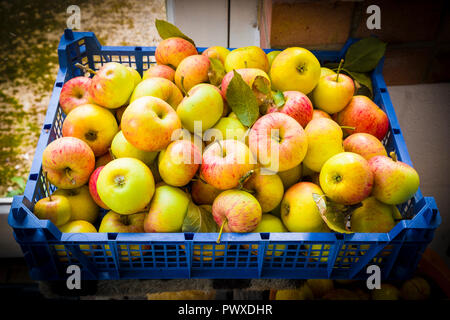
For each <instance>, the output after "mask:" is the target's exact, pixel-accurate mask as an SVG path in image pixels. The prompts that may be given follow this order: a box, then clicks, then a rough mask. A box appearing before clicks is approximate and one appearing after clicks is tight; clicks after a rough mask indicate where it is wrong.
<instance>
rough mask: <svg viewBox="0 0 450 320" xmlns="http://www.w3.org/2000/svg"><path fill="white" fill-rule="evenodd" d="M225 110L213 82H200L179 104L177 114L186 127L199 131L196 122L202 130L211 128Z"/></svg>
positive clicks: (195, 131)
mask: <svg viewBox="0 0 450 320" xmlns="http://www.w3.org/2000/svg"><path fill="white" fill-rule="evenodd" d="M222 112H223V100H222V96H221V95H220V93H219V92H218V91H217V90H216V89H215V88H214V86H213V85H211V84H199V85H197V86H195V87H193V88H192V89H191V90H189V92H188V94H187V96H186V97H184V99H183V100H182V101H181V103H180V104H179V105H178V108H177V114H178V117H179V118H180V120H181V124H182V125H183V127H184V128H186V129H188V130H189V131H190V132H191V133H197V132H198V131H200V130H198V131H197V130H196V127H195V124H196V122H197V123H198V125H200V127H199V129H201V132H204V131H205V130H207V129H209V128H211V127H212V126H214V125H215V124H216V122H217V121H219V119H220V117H221V116H222Z"/></svg>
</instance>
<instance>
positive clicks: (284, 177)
mask: <svg viewBox="0 0 450 320" xmlns="http://www.w3.org/2000/svg"><path fill="white" fill-rule="evenodd" d="M278 176H279V177H280V179H281V181H282V182H283V186H284V190H287V189H289V188H290V187H291V186H293V185H294V184H296V183H297V182H299V181H300V178H301V177H302V165H301V164H299V165H298V166H295V167H293V168H292V169H289V170H286V171H279V172H278Z"/></svg>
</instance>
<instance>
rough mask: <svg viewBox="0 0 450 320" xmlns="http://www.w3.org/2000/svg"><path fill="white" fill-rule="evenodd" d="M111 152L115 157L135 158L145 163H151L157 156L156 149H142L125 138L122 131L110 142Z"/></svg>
mask: <svg viewBox="0 0 450 320" xmlns="http://www.w3.org/2000/svg"><path fill="white" fill-rule="evenodd" d="M111 152H112V154H113V155H114V157H116V158H135V159H138V160H141V161H142V162H143V163H145V164H146V165H150V164H151V163H153V161H154V160H155V159H156V157H157V156H158V152H156V151H143V150H139V149H138V148H136V147H135V146H133V145H132V144H131V143H129V142H128V141H127V139H125V137H124V135H123V132H122V131H119V132H118V133H117V134H116V135H115V137H114V139H113V141H112V143H111Z"/></svg>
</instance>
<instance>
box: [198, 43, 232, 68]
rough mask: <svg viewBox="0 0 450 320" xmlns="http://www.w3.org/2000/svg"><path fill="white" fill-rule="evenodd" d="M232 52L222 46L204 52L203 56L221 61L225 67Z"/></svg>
mask: <svg viewBox="0 0 450 320" xmlns="http://www.w3.org/2000/svg"><path fill="white" fill-rule="evenodd" d="M229 53H230V50H228V49H227V48H225V47H221V46H212V47H209V48H208V49H206V50H205V51H203V52H202V55H204V56H207V57H208V58H214V59H219V60H220V62H222V64H223V65H225V59H226V58H227V56H228V54H229Z"/></svg>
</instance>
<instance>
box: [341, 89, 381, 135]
mask: <svg viewBox="0 0 450 320" xmlns="http://www.w3.org/2000/svg"><path fill="white" fill-rule="evenodd" d="M336 122H337V123H339V125H341V126H346V127H354V128H355V129H354V130H353V129H347V128H344V129H343V130H344V132H345V133H347V134H349V135H350V134H353V133H358V132H365V133H369V134H371V135H373V136H375V137H377V139H378V140H380V141H381V140H383V138H384V136H385V135H386V133H387V131H388V129H389V119H388V117H387V115H386V113H385V112H384V111H383V110H381V109H380V108H379V107H378V106H377V105H376V104H375V103H374V102H373V101H372V100H370V99H369V98H368V97H366V96H353V98H352V99H351V100H350V102H349V103H348V104H347V106H346V107H345V108H344V109H343V110H342V111H341V112H339V113H338V114H337V115H336Z"/></svg>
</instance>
